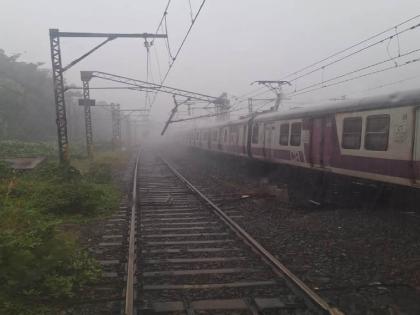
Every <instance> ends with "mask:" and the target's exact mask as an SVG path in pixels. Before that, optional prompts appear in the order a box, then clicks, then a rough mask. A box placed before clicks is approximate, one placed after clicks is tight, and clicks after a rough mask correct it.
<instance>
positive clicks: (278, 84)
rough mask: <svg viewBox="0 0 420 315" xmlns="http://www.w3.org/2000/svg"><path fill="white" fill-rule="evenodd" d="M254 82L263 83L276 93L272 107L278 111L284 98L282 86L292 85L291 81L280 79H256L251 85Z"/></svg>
mask: <svg viewBox="0 0 420 315" xmlns="http://www.w3.org/2000/svg"><path fill="white" fill-rule="evenodd" d="M254 83H258V84H262V85H264V86H266V87H267V88H269V89H270V90H271V91H273V92H274V93H275V94H276V101H275V103H274V106H273V108H272V109H273V110H274V111H277V110H278V109H279V106H280V103H281V99H282V93H281V89H282V86H283V85H285V84H288V85H291V84H290V82H289V81H278V80H277V81H270V80H261V81H254V82H252V83H251V85H252V84H254Z"/></svg>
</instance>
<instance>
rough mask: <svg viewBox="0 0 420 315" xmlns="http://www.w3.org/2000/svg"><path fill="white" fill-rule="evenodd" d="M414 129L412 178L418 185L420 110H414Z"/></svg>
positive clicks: (419, 169)
mask: <svg viewBox="0 0 420 315" xmlns="http://www.w3.org/2000/svg"><path fill="white" fill-rule="evenodd" d="M415 115H416V127H415V134H414V150H413V165H414V176H415V180H416V183H417V184H420V108H416V114H415Z"/></svg>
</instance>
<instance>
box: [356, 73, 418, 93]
mask: <svg viewBox="0 0 420 315" xmlns="http://www.w3.org/2000/svg"><path fill="white" fill-rule="evenodd" d="M419 78H420V75H415V76H412V77H408V78H405V79H402V80H398V81H393V82H388V83H385V84H381V85H378V86H375V87H372V88H369V89H365V90H362V91H358V92H355V93H354V94H360V93H366V92H370V91H374V90H377V89H382V88H384V87H388V86H392V85H396V84H401V83H404V82H408V81H411V80H415V79H419Z"/></svg>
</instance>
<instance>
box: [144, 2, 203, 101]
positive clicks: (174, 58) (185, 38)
mask: <svg viewBox="0 0 420 315" xmlns="http://www.w3.org/2000/svg"><path fill="white" fill-rule="evenodd" d="M169 2H170V1H169ZM169 2H168V6H169ZM205 3H206V0H203V1H202V2H201V5H200V7H199V8H198V11H197V13H196V14H195V16H194V18H193V19H192V21H191V25H190V27H189V28H188V30H187V33H186V34H185V36H184V38H183V40H182V42H181V45H180V46H179V47H178V49H177V51H176V53H175V56H174V57H172V54H171V52H170V46H169V39H168V36H167V37H166V38H167V48H168V52H169V55H170V57H171V58H172V61H171V62H170V64H169V67H168V70H167V71H166V73H165V75H164V77H163V79H162V80H161V81H160V84H161V85H162V84H164V83H165V81H166V78H167V77H168V75H169V72H170V71H171V69H172V67H173V65H174V64H175V61H176V60H177V58H178V55H179V53H180V52H181V49H182V47H183V46H184V44H185V42H186V40H187V38H188V36H189V34H190V33H191V30H192V28H193V26H194V24H195V21H196V20H197V18H198V16H199V14H200V12H201V9H202V8H203V6H204V4H205ZM168 6H167V7H168ZM166 15H167V11H165V14H164V16H163V18H164V19H165V27H166V34H168V30H167V23H166ZM157 94H158V92H157V91H156V92H155V94H154V96H153V100H152V103H151V105H150V107H152V106H153V104H154V103H155V101H156V96H157Z"/></svg>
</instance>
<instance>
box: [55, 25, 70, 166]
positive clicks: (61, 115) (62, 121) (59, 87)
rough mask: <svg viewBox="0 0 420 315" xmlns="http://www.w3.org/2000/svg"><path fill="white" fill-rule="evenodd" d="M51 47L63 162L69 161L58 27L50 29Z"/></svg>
mask: <svg viewBox="0 0 420 315" xmlns="http://www.w3.org/2000/svg"><path fill="white" fill-rule="evenodd" d="M50 49H51V61H52V75H53V84H54V97H55V113H56V124H57V134H58V157H59V160H60V163H61V164H67V163H68V162H69V151H68V137H67V119H66V104H65V101H64V79H63V68H62V63H61V49H60V36H59V32H58V29H50Z"/></svg>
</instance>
